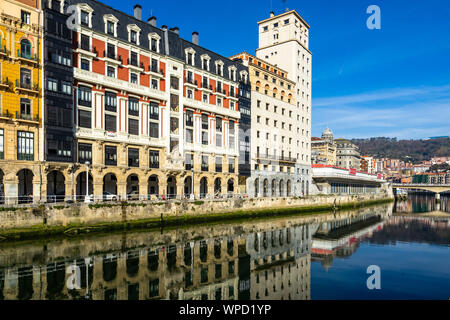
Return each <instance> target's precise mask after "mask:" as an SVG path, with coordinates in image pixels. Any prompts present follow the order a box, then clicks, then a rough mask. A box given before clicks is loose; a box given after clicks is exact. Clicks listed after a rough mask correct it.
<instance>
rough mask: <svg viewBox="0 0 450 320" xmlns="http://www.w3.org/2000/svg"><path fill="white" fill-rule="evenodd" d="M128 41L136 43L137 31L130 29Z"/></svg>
mask: <svg viewBox="0 0 450 320" xmlns="http://www.w3.org/2000/svg"><path fill="white" fill-rule="evenodd" d="M130 42H132V43H136V44H137V32H136V31H134V30H131V31H130Z"/></svg>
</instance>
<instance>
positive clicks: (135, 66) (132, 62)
mask: <svg viewBox="0 0 450 320" xmlns="http://www.w3.org/2000/svg"><path fill="white" fill-rule="evenodd" d="M127 64H128V67H130V68H132V69H136V70H138V71H139V72H142V71H144V63H142V62H141V64H139V63H138V62H137V60H132V59H130V58H128V59H127Z"/></svg>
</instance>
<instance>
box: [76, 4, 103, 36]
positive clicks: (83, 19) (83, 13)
mask: <svg viewBox="0 0 450 320" xmlns="http://www.w3.org/2000/svg"><path fill="white" fill-rule="evenodd" d="M77 7H78V10H79V11H78V13H79V17H80V21H79V23H80V24H81V25H82V26H85V27H88V28H91V27H92V12H94V9H92V8H91V7H90V6H89V5H88V4H86V3H80V4H78V5H77ZM105 24H106V23H105ZM105 28H106V27H105ZM105 31H106V30H105Z"/></svg>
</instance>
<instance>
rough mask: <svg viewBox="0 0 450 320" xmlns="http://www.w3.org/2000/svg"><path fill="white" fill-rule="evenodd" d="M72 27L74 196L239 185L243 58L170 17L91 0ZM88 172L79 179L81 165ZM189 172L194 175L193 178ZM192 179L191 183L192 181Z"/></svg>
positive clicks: (184, 192) (176, 192)
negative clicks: (183, 29) (164, 21)
mask: <svg viewBox="0 0 450 320" xmlns="http://www.w3.org/2000/svg"><path fill="white" fill-rule="evenodd" d="M67 3H68V4H71V5H75V6H76V8H77V10H78V18H79V21H78V25H77V26H76V29H75V30H74V33H73V44H74V56H73V57H74V58H73V66H74V81H75V88H74V91H75V96H76V97H77V99H76V101H75V110H76V112H75V123H76V139H77V150H78V153H77V159H76V166H75V169H74V170H73V177H74V178H73V179H75V180H74V184H75V185H76V187H75V192H74V195H75V197H78V198H79V197H83V196H84V195H85V194H86V185H87V186H88V187H87V188H88V191H89V194H91V193H93V194H94V197H95V198H101V197H102V194H105V193H109V194H113V195H117V196H118V197H119V198H129V197H130V196H131V197H132V198H140V199H148V198H149V196H150V195H164V196H165V197H175V196H185V197H187V196H190V195H191V194H195V195H199V196H202V197H203V196H206V195H211V196H212V195H213V194H225V193H236V192H238V180H237V176H238V175H237V164H238V162H237V159H238V156H239V152H238V148H237V141H238V132H239V119H240V113H239V98H238V92H239V80H240V77H243V76H245V74H246V73H247V68H245V67H244V66H242V65H241V64H240V63H239V62H233V61H231V60H229V59H227V58H225V57H222V56H220V55H219V54H217V53H215V52H212V51H210V50H207V49H205V48H203V47H201V46H199V44H198V33H197V32H194V33H193V34H192V41H187V40H185V39H182V38H180V36H179V29H178V28H177V27H174V28H170V29H168V28H167V26H162V27H161V28H159V27H157V26H156V18H155V17H151V18H149V19H148V21H143V20H142V10H141V7H140V6H139V5H136V6H135V7H134V16H129V15H127V14H125V13H123V12H120V11H118V10H114V9H112V8H110V7H108V6H107V5H104V4H102V3H100V2H97V1H89V0H87V1H76V0H71V1H67ZM84 164H88V166H89V167H88V170H89V178H88V183H86V166H85V165H84ZM192 177H194V178H192ZM192 188H194V189H192Z"/></svg>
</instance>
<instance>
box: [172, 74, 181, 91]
mask: <svg viewBox="0 0 450 320" xmlns="http://www.w3.org/2000/svg"><path fill="white" fill-rule="evenodd" d="M179 82H180V81H179V80H178V78H177V77H174V76H170V87H171V88H172V89H175V90H178V89H180V87H179Z"/></svg>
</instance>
